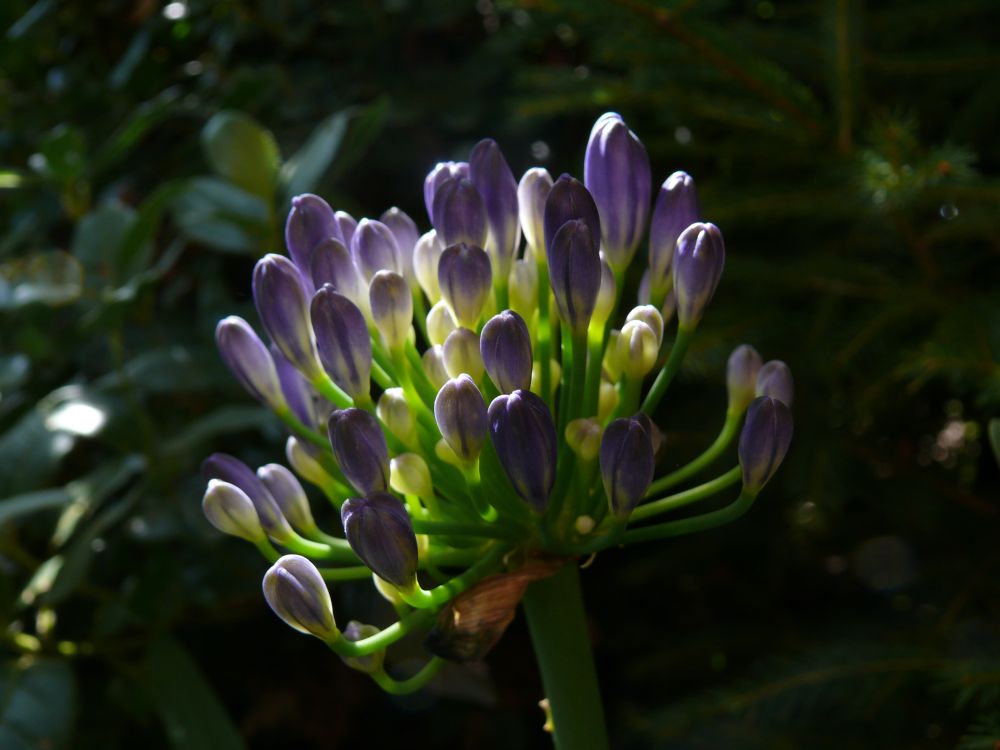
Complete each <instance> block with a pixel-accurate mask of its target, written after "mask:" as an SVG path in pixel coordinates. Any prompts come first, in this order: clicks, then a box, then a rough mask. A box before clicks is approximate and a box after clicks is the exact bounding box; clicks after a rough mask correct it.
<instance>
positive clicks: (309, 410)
mask: <svg viewBox="0 0 1000 750" xmlns="http://www.w3.org/2000/svg"><path fill="white" fill-rule="evenodd" d="M269 349H270V351H271V359H272V360H274V369H275V370H277V372H278V382H279V383H281V392H282V393H283V394H284V396H285V402H286V403H287V404H288V408H289V409H290V410H291V412H292V414H294V415H295V417H296V418H297V419H298V420H299V421H300V422H302V424H304V425H308V426H309V427H315V426H316V425H317V423H318V422H319V417H318V416H317V414H316V398H315V393H314V392H313V389H312V386H311V385H310V384H309V382H308V381H307V380H306V379H305V378H304V377H303V376H302V373H301V372H299V371H298V370H297V369H296V368H295V366H294V365H293V364H292V363H291V362H289V361H288V360H287V359H286V358H285V355H284V354H282V353H281V352H280V351H279V350H278V347H276V346H275V345H274V344H271V346H270V347H269Z"/></svg>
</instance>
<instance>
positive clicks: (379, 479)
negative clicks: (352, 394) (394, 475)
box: [328, 408, 389, 495]
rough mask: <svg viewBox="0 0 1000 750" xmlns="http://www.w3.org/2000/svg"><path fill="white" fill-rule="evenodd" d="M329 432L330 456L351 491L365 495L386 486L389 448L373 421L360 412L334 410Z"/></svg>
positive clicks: (387, 484)
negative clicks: (331, 451) (335, 461)
mask: <svg viewBox="0 0 1000 750" xmlns="http://www.w3.org/2000/svg"><path fill="white" fill-rule="evenodd" d="M328 431H329V434H330V445H331V446H332V448H333V455H334V456H336V457H337V463H338V464H340V470H341V471H343V472H344V476H345V477H347V481H348V482H350V483H351V486H352V487H354V489H356V490H357V491H358V492H360V493H362V494H366V495H367V494H368V493H369V492H374V491H376V490H384V489H385V488H386V487H388V486H389V446H388V445H386V442H385V435H384V434H382V428H381V427H380V426H379V423H378V420H377V419H375V417H373V416H372V415H371V414H369V413H368V412H366V411H363V410H361V409H355V408H351V409H337V410H336V411H334V412H333V414H331V415H330V422H329V424H328Z"/></svg>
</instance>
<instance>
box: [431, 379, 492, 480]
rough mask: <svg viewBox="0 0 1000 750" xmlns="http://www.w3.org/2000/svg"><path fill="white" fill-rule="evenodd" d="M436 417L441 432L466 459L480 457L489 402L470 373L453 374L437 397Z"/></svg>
mask: <svg viewBox="0 0 1000 750" xmlns="http://www.w3.org/2000/svg"><path fill="white" fill-rule="evenodd" d="M434 419H435V421H436V422H437V425H438V429H439V430H440V431H441V436H442V437H443V438H444V440H445V442H446V443H447V444H448V447H449V448H451V449H452V450H453V451H454V452H455V455H456V456H458V457H459V459H461V460H462V461H464V462H466V463H472V462H474V461H475V460H476V459H477V458H479V452H480V450H482V447H483V440H485V439H486V402H485V401H484V400H483V394H481V393H480V392H479V389H478V388H477V387H476V384H475V382H473V380H472V378H471V377H469V376H468V375H465V374H462V375H459V376H458V377H456V378H452V379H451V380H449V381H448V382H447V383H445V384H444V385H443V386H441V390H440V391H438V395H437V398H435V399H434Z"/></svg>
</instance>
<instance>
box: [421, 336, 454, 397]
mask: <svg viewBox="0 0 1000 750" xmlns="http://www.w3.org/2000/svg"><path fill="white" fill-rule="evenodd" d="M420 362H421V364H423V367H424V374H425V375H426V376H427V379H428V380H429V381H430V383H431V385H432V386H434V388H435V389H440V388H441V386H443V385H444V384H445V383H447V382H448V370H447V368H445V366H444V347H443V346H432V347H431V348H430V349H428V350H427V351H425V352H424V353H423V356H421V357H420Z"/></svg>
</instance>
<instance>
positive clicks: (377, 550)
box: [340, 491, 417, 588]
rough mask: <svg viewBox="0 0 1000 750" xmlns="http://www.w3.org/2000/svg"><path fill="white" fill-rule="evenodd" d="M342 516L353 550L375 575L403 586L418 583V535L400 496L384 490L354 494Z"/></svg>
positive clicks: (345, 533)
mask: <svg viewBox="0 0 1000 750" xmlns="http://www.w3.org/2000/svg"><path fill="white" fill-rule="evenodd" d="M340 518H341V520H342V521H343V523H344V535H345V536H346V537H347V542H348V543H349V544H350V545H351V549H353V550H354V553H355V554H356V555H357V556H358V557H360V558H361V561H362V562H364V564H365V565H367V566H368V567H369V568H371V569H372V571H373V572H374V573H375V575H377V576H378V577H379V578H382V579H384V580H386V581H388V582H389V583H391V584H393V585H394V586H398V587H400V588H408V587H410V586H412V585H414V584H415V583H416V577H417V537H416V535H415V534H414V533H413V522H412V521H411V520H410V516H409V514H408V513H407V512H406V507H405V506H404V505H403V503H402V502H400V500H399V498H397V497H395V496H394V495H390V494H389V493H388V492H382V491H377V492H371V493H369V494H368V495H366V496H365V497H352V498H350V499H349V500H347V502H345V503H344V504H343V506H341V508H340Z"/></svg>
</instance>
